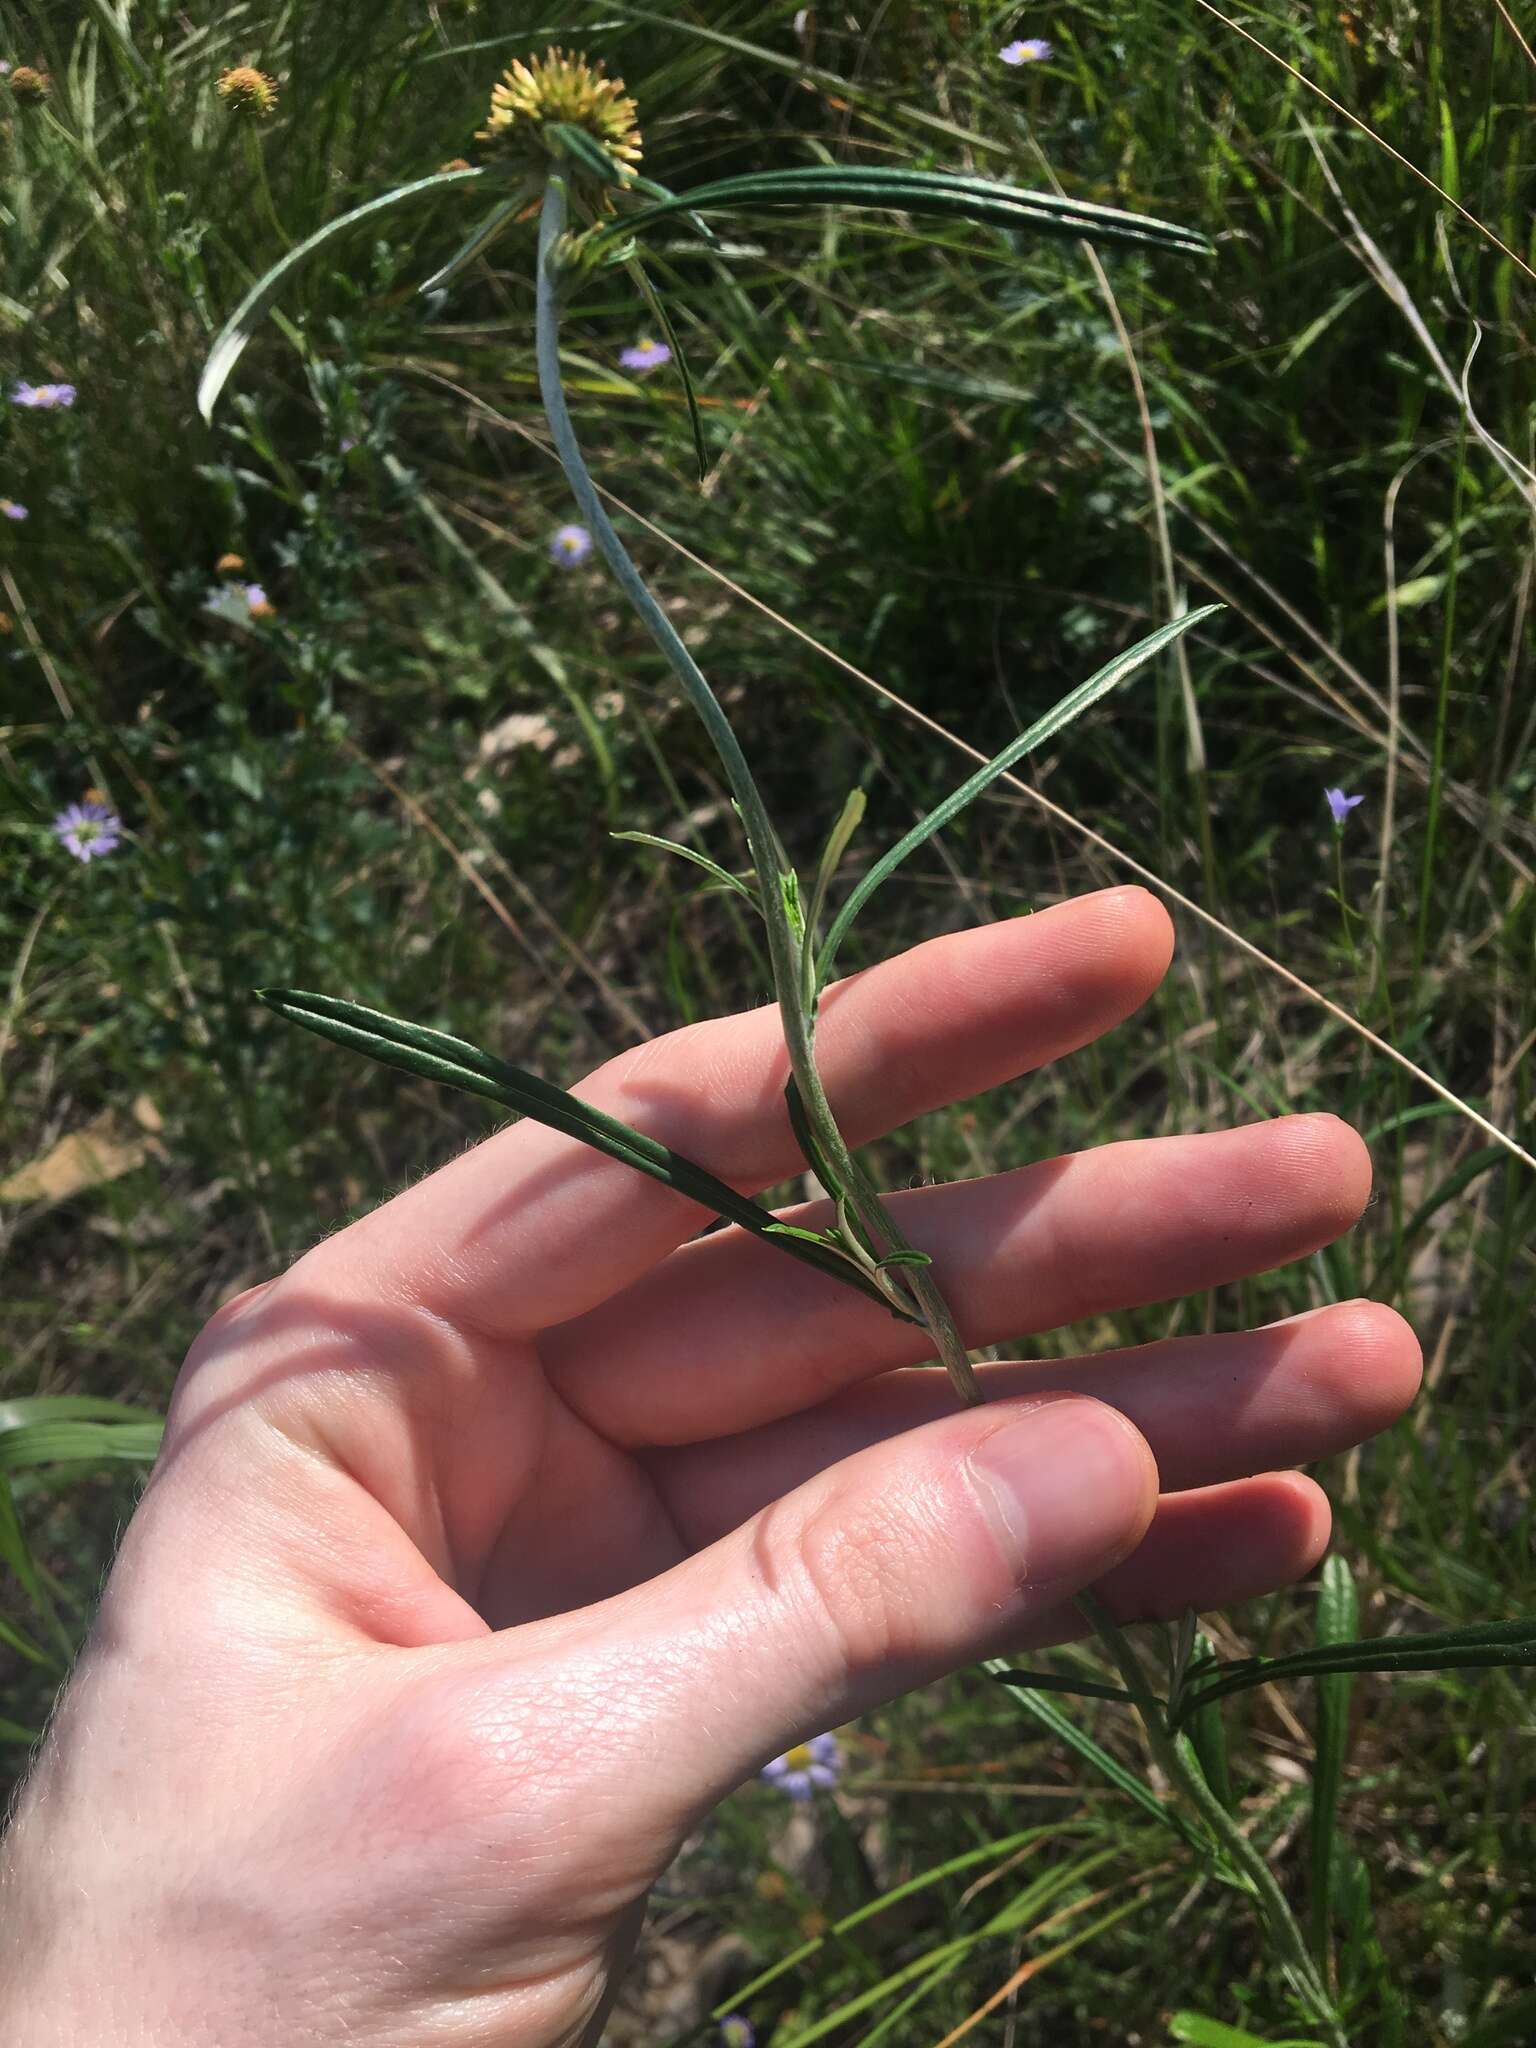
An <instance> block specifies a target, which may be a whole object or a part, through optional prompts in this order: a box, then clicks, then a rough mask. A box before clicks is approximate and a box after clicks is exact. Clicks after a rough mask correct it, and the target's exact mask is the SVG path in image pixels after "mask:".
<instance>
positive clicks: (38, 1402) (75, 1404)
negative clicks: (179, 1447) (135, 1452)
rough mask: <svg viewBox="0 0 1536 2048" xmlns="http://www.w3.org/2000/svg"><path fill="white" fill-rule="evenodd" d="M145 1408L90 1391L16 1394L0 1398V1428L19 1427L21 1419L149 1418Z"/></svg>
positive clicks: (110, 1420) (152, 1418)
mask: <svg viewBox="0 0 1536 2048" xmlns="http://www.w3.org/2000/svg"><path fill="white" fill-rule="evenodd" d="M154 1420H156V1418H155V1417H154V1416H153V1415H151V1414H150V1412H149V1411H148V1410H147V1409H144V1408H135V1407H133V1406H132V1405H131V1404H130V1403H129V1402H127V1401H102V1400H98V1399H97V1398H96V1397H95V1396H94V1395H91V1394H18V1395H16V1396H15V1397H14V1399H12V1400H9V1401H0V1430H7V1429H19V1428H20V1427H21V1425H22V1424H23V1423H24V1422H45V1421H55V1422H64V1421H68V1422H76V1421H88V1422H151V1421H154Z"/></svg>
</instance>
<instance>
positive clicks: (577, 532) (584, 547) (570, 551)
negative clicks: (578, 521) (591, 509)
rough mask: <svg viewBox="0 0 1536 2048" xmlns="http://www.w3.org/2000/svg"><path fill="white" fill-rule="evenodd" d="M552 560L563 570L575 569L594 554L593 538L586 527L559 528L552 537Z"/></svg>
mask: <svg viewBox="0 0 1536 2048" xmlns="http://www.w3.org/2000/svg"><path fill="white" fill-rule="evenodd" d="M549 552H550V556H551V558H552V559H553V560H554V561H556V562H559V563H560V565H561V566H562V568H566V569H574V568H575V566H576V564H577V563H578V562H584V561H585V560H586V559H587V557H588V555H590V554H591V552H592V536H591V534H590V533H588V531H587V529H586V528H585V527H584V526H557V527H556V528H555V530H554V532H553V533H552V534H551V535H550V541H549Z"/></svg>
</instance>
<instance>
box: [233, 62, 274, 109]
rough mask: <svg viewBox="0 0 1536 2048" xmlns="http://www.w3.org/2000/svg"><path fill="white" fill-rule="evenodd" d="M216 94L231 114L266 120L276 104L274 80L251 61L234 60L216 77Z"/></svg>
mask: <svg viewBox="0 0 1536 2048" xmlns="http://www.w3.org/2000/svg"><path fill="white" fill-rule="evenodd" d="M218 94H219V98H220V99H221V100H222V101H223V102H224V104H225V106H226V107H228V109H229V111H230V112H231V113H232V114H244V115H247V116H251V117H253V118H255V119H256V120H265V119H266V117H267V116H268V115H269V114H271V113H273V112H274V111H275V110H276V107H277V80H276V79H275V78H269V77H268V76H267V74H266V72H265V71H258V70H257V69H256V67H255V65H254V64H237V65H236V66H235V67H234V69H233V70H232V71H226V72H225V73H224V74H223V75H222V77H221V78H220V79H219V84H218Z"/></svg>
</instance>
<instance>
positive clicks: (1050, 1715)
mask: <svg viewBox="0 0 1536 2048" xmlns="http://www.w3.org/2000/svg"><path fill="white" fill-rule="evenodd" d="M1011 1668H1012V1667H1011V1666H1010V1665H1009V1663H1008V1661H1007V1659H1006V1658H1003V1657H989V1658H987V1659H986V1661H985V1662H984V1663H983V1665H982V1669H983V1670H984V1671H985V1672H986V1673H987V1674H988V1676H989V1677H992V1678H995V1679H998V1680H999V1681H1000V1682H1001V1683H1003V1684H1007V1679H1006V1677H1005V1675H1004V1674H1006V1673H1007V1672H1008V1671H1009V1670H1011ZM1009 1697H1010V1698H1011V1699H1012V1700H1014V1701H1015V1702H1016V1704H1017V1705H1018V1706H1020V1707H1022V1708H1023V1709H1024V1710H1025V1712H1026V1713H1029V1714H1033V1716H1034V1717H1035V1719H1036V1720H1037V1721H1039V1722H1041V1723H1042V1724H1043V1725H1044V1727H1046V1728H1047V1729H1048V1730H1049V1731H1050V1733H1051V1734H1052V1735H1054V1736H1055V1737H1056V1739H1057V1741H1058V1742H1064V1743H1065V1744H1066V1745H1067V1747H1068V1748H1069V1749H1071V1750H1074V1751H1076V1753H1077V1755H1078V1756H1080V1757H1081V1758H1082V1759H1083V1760H1084V1762H1085V1763H1090V1764H1092V1765H1093V1767H1094V1769H1095V1770H1096V1771H1098V1772H1099V1773H1100V1774H1101V1775H1102V1776H1103V1777H1105V1778H1107V1779H1108V1780H1109V1782H1110V1784H1111V1785H1114V1786H1115V1787H1116V1788H1117V1789H1118V1790H1119V1791H1121V1792H1123V1793H1124V1794H1125V1795H1126V1797H1127V1798H1128V1799H1134V1800H1135V1802H1136V1804H1137V1805H1138V1806H1139V1807H1141V1808H1142V1810H1143V1811H1144V1812H1146V1813H1149V1814H1151V1816H1152V1818H1153V1819H1154V1820H1156V1821H1160V1822H1161V1823H1162V1825H1163V1826H1164V1827H1165V1828H1169V1829H1171V1830H1172V1831H1173V1833H1174V1834H1176V1835H1180V1836H1182V1837H1183V1839H1184V1840H1185V1841H1186V1842H1189V1843H1190V1844H1191V1845H1193V1846H1195V1847H1202V1846H1203V1844H1202V1843H1201V1841H1200V1837H1199V1835H1198V1834H1197V1833H1196V1831H1195V1829H1194V1828H1193V1827H1192V1826H1191V1825H1190V1823H1189V1822H1188V1821H1187V1820H1186V1819H1185V1818H1184V1816H1183V1814H1181V1813H1180V1812H1179V1811H1178V1810H1177V1809H1176V1808H1175V1807H1172V1806H1169V1805H1168V1803H1167V1802H1166V1800H1162V1799H1159V1798H1158V1796H1157V1794H1156V1793H1155V1792H1154V1791H1153V1790H1152V1789H1151V1787H1150V1786H1148V1785H1144V1784H1143V1783H1142V1781H1141V1779H1140V1778H1138V1777H1136V1776H1135V1774H1134V1773H1133V1772H1131V1771H1128V1770H1127V1769H1126V1768H1125V1766H1124V1764H1122V1763H1121V1762H1120V1761H1119V1759H1118V1758H1116V1757H1112V1756H1111V1755H1110V1753H1109V1751H1108V1750H1107V1749H1104V1748H1103V1747H1101V1745H1100V1744H1099V1743H1097V1742H1095V1741H1094V1739H1093V1737H1092V1736H1091V1735H1089V1734H1088V1733H1086V1731H1085V1730H1083V1729H1081V1728H1079V1727H1078V1725H1077V1723H1076V1722H1075V1721H1074V1720H1073V1719H1072V1717H1071V1715H1070V1714H1065V1713H1063V1712H1062V1710H1061V1708H1060V1707H1058V1706H1057V1705H1056V1704H1055V1703H1054V1701H1052V1700H1048V1699H1046V1698H1044V1697H1043V1696H1042V1695H1041V1694H1039V1693H1037V1692H1027V1691H1020V1690H1017V1689H1013V1688H1010V1692H1009Z"/></svg>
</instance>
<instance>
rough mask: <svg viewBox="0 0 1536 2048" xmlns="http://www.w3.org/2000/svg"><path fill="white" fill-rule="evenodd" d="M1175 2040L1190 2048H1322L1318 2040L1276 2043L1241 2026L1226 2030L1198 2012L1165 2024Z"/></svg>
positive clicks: (1174, 2017) (1181, 2014) (1177, 2015)
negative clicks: (1183, 2042) (1190, 2046)
mask: <svg viewBox="0 0 1536 2048" xmlns="http://www.w3.org/2000/svg"><path fill="white" fill-rule="evenodd" d="M1168 2032H1169V2034H1170V2036H1171V2037H1172V2038H1173V2039H1174V2040H1175V2041H1188V2042H1190V2043H1191V2044H1192V2048H1323V2044H1322V2042H1321V2041H1312V2040H1306V2041H1301V2040H1297V2039H1295V2038H1294V2037H1287V2039H1285V2040H1284V2041H1276V2040H1272V2039H1269V2038H1267V2037H1266V2036H1264V2035H1261V2034H1250V2033H1248V2032H1246V2030H1245V2029H1244V2028H1242V2027H1229V2026H1227V2025H1226V2024H1225V2023H1224V2022H1223V2021H1221V2020H1213V2019H1208V2018H1207V2017H1206V2015H1205V2014H1204V2013H1202V2012H1176V2013H1174V2014H1173V2015H1172V2016H1171V2017H1170V2019H1169V2021H1168Z"/></svg>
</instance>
